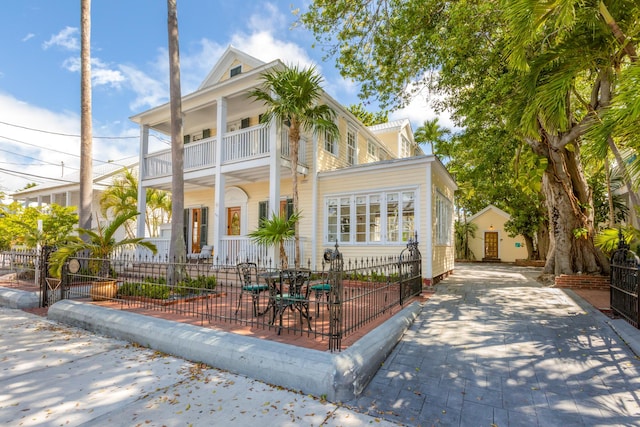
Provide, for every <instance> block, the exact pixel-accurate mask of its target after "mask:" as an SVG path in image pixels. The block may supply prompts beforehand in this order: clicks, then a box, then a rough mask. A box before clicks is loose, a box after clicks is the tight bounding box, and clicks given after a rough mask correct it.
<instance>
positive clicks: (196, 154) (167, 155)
mask: <svg viewBox="0 0 640 427" xmlns="http://www.w3.org/2000/svg"><path fill="white" fill-rule="evenodd" d="M288 134H289V133H288V131H287V130H286V129H285V130H284V131H283V132H281V133H280V135H279V137H280V138H281V149H280V154H281V155H282V156H283V157H284V158H285V159H286V158H288V157H289V142H288V137H289V135H288ZM270 142H271V141H270V140H269V128H268V127H267V126H265V125H258V126H253V127H250V128H246V129H241V130H238V131H235V132H229V133H226V134H224V135H223V137H222V159H221V160H222V161H221V164H227V163H237V162H241V161H245V160H252V159H256V158H261V157H267V156H268V155H269V152H270V151H271V143H270ZM306 142H307V141H306V139H304V138H303V139H302V140H301V143H300V148H299V152H298V161H299V162H300V164H301V165H305V163H306V161H305V159H306V152H307V151H306V145H307V144H306ZM217 143H218V138H217V137H212V138H207V139H202V140H200V141H196V142H192V143H189V144H185V146H184V171H185V172H191V171H196V170H200V169H206V168H213V167H215V165H216V163H217V162H216V144H217ZM142 166H143V168H142V170H143V172H142V177H143V179H152V178H161V177H169V176H171V149H167V150H162V151H158V152H155V153H151V154H147V155H146V156H145V158H144V161H143V165H142Z"/></svg>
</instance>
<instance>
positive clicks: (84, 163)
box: [79, 0, 93, 229]
mask: <svg viewBox="0 0 640 427" xmlns="http://www.w3.org/2000/svg"><path fill="white" fill-rule="evenodd" d="M80 26H81V30H80V31H81V33H80V35H81V37H80V38H81V48H80V98H81V99H80V122H81V123H80V209H79V214H80V215H79V224H80V227H82V228H86V229H89V228H91V203H92V201H93V167H92V135H91V0H81V2H80Z"/></svg>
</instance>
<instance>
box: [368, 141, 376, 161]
mask: <svg viewBox="0 0 640 427" xmlns="http://www.w3.org/2000/svg"><path fill="white" fill-rule="evenodd" d="M367 154H369V156H370V157H372V158H374V159H378V147H377V146H376V143H375V142H373V141H371V140H368V141H367Z"/></svg>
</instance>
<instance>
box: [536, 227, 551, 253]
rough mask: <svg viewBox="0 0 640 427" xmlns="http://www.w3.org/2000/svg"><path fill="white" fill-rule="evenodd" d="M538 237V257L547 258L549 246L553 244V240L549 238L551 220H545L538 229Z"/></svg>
mask: <svg viewBox="0 0 640 427" xmlns="http://www.w3.org/2000/svg"><path fill="white" fill-rule="evenodd" d="M536 237H537V240H538V258H537V259H541V260H546V259H547V254H548V253H549V247H550V246H551V242H550V240H549V221H547V220H544V221H543V223H542V226H541V227H540V228H539V229H538V234H537V236H536Z"/></svg>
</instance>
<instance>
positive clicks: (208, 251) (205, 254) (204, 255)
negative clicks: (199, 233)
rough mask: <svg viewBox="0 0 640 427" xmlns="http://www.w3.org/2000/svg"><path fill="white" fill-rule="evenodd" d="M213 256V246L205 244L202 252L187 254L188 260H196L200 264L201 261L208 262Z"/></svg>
mask: <svg viewBox="0 0 640 427" xmlns="http://www.w3.org/2000/svg"><path fill="white" fill-rule="evenodd" d="M212 258H213V246H211V245H204V246H203V247H202V249H200V252H198V253H195V254H187V260H188V261H189V262H195V263H198V264H200V263H201V262H207V261H209V260H210V259H212Z"/></svg>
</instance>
